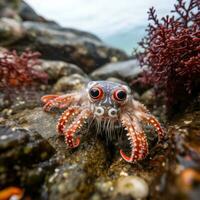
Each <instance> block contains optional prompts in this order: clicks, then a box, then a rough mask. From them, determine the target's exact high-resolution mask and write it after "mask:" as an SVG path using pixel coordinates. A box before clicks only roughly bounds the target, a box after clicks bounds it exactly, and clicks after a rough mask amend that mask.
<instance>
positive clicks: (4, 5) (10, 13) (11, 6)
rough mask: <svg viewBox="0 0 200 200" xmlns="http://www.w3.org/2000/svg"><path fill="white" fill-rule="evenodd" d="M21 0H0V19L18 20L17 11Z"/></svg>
mask: <svg viewBox="0 0 200 200" xmlns="http://www.w3.org/2000/svg"><path fill="white" fill-rule="evenodd" d="M20 2H21V0H9V1H8V0H1V1H0V17H9V18H15V19H19V16H18V9H19V5H20Z"/></svg>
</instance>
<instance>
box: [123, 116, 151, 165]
mask: <svg viewBox="0 0 200 200" xmlns="http://www.w3.org/2000/svg"><path fill="white" fill-rule="evenodd" d="M121 122H122V125H123V126H124V128H125V129H126V130H127V136H128V139H129V140H130V143H131V148H132V149H131V156H130V157H128V156H127V155H126V154H125V153H124V152H123V151H122V150H120V154H121V156H122V158H123V159H124V160H126V161H127V162H131V163H134V162H137V161H138V160H142V159H144V158H145V157H146V156H147V154H148V143H147V139H146V135H145V133H144V132H143V130H142V129H141V128H140V125H139V122H138V120H137V119H136V118H135V117H131V118H130V117H129V116H128V115H125V114H124V115H122V117H121Z"/></svg>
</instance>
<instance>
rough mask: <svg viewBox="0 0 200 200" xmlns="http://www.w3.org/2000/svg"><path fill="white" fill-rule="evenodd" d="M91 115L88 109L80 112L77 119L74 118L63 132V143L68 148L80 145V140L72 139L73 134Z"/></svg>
mask: <svg viewBox="0 0 200 200" xmlns="http://www.w3.org/2000/svg"><path fill="white" fill-rule="evenodd" d="M90 115H91V112H90V111H89V110H88V109H84V110H82V111H81V112H80V113H79V114H78V115H77V117H75V119H74V121H73V122H72V124H71V125H70V126H69V127H68V128H67V130H66V131H65V133H64V134H65V142H66V144H67V145H68V147H69V148H75V147H77V146H78V145H79V143H80V138H76V140H75V139H74V134H75V133H76V132H77V131H78V130H79V129H80V128H81V127H82V126H83V124H84V122H85V121H86V120H87V118H88V117H89V116H90Z"/></svg>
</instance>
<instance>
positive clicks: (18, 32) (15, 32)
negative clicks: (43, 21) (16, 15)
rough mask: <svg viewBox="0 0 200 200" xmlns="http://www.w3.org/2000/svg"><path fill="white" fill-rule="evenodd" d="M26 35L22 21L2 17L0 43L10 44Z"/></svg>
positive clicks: (0, 19)
mask: <svg viewBox="0 0 200 200" xmlns="http://www.w3.org/2000/svg"><path fill="white" fill-rule="evenodd" d="M23 36H24V30H23V28H22V25H21V23H20V22H18V21H16V20H14V19H9V18H0V45H9V44H12V43H14V42H16V41H18V40H19V39H20V38H22V37H23Z"/></svg>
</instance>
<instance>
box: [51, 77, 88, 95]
mask: <svg viewBox="0 0 200 200" xmlns="http://www.w3.org/2000/svg"><path fill="white" fill-rule="evenodd" d="M89 81H90V80H89V79H88V78H85V77H83V76H81V75H79V74H72V75H71V76H68V77H65V76H64V77H62V78H61V79H59V80H58V81H57V83H56V84H55V85H54V87H53V91H55V92H66V91H71V90H80V89H84V88H85V86H86V84H87V83H88V82H89Z"/></svg>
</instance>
